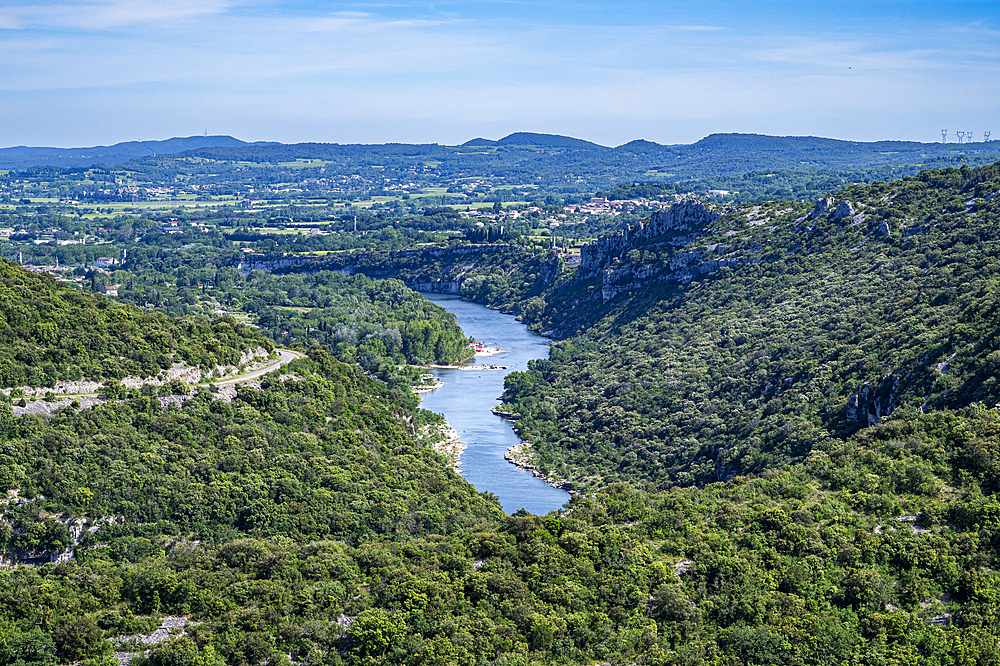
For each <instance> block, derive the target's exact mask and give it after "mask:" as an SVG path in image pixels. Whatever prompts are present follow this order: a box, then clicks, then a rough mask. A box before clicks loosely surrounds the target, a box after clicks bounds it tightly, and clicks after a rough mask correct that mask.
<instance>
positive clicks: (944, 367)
mask: <svg viewBox="0 0 1000 666" xmlns="http://www.w3.org/2000/svg"><path fill="white" fill-rule="evenodd" d="M998 192H1000V166H998V165H994V166H991V167H983V168H981V169H949V170H945V171H938V172H925V173H923V174H921V175H920V176H919V177H916V178H908V179H904V180H902V181H898V182H896V183H892V184H881V183H879V184H876V185H872V186H870V187H852V188H850V189H848V190H845V191H843V192H841V193H839V194H838V195H836V197H835V198H834V201H832V202H830V203H829V205H828V206H827V208H826V209H824V208H823V207H821V209H820V210H817V211H813V210H812V207H811V206H810V207H804V206H801V205H798V206H796V205H793V204H788V203H781V202H778V203H774V204H769V205H761V206H756V207H740V208H736V209H732V210H730V211H729V212H728V213H727V214H726V215H724V216H723V217H722V218H721V219H720V220H719V221H717V222H715V223H713V224H712V225H710V226H709V228H706V229H704V230H701V231H700V232H699V233H698V234H697V237H696V238H694V239H693V240H692V239H690V238H688V239H686V241H685V243H686V244H680V245H678V244H672V239H671V238H665V239H664V238H659V237H658V238H654V239H649V240H643V241H642V242H641V243H637V244H636V245H634V246H626V247H624V249H622V250H621V252H620V253H619V254H618V255H617V256H611V257H609V258H608V263H607V266H606V269H605V270H604V271H603V272H599V273H597V274H596V275H594V276H592V277H585V276H581V277H585V279H579V280H576V281H574V282H571V283H570V284H568V285H566V286H565V287H563V288H561V289H560V290H557V291H556V292H555V293H554V294H553V295H551V296H550V297H549V298H548V300H547V302H546V307H545V309H544V311H542V312H541V313H540V314H539V315H538V323H537V325H539V326H540V327H542V328H543V329H544V328H548V327H549V326H553V325H555V322H575V323H576V325H588V324H592V326H591V327H590V328H589V329H587V330H586V331H585V332H584V333H581V334H580V335H578V336H576V337H572V338H570V339H568V340H567V341H565V342H564V343H562V344H561V345H559V346H558V347H557V348H556V349H555V350H554V351H553V354H552V358H551V359H550V360H546V361H539V362H536V363H535V364H534V365H533V367H532V369H531V371H530V372H527V373H514V374H512V375H510V376H509V377H508V379H507V390H506V392H505V400H506V401H507V402H508V403H509V404H508V408H509V409H511V410H512V411H516V412H518V413H520V414H521V415H522V417H523V418H522V419H521V421H519V427H520V428H521V429H522V432H523V434H524V436H525V437H526V438H527V439H529V440H530V441H531V442H532V443H533V445H534V448H535V450H536V452H537V453H538V455H539V461H540V463H541V465H542V466H543V467H544V468H545V469H546V470H547V471H548V472H550V473H553V474H555V475H557V476H561V477H564V478H571V479H575V480H576V481H577V482H578V483H580V484H581V485H584V486H586V485H591V484H600V483H602V482H609V481H611V480H613V479H628V480H631V481H633V482H637V483H653V484H655V485H657V486H658V487H668V486H669V485H671V484H674V483H681V484H688V483H706V482H709V481H714V480H717V479H724V478H727V477H729V476H731V475H732V474H735V473H741V472H744V471H747V470H758V471H759V470H763V469H766V468H769V467H774V466H776V465H780V464H783V463H785V462H787V461H790V460H801V459H802V458H803V457H804V456H806V455H808V453H809V451H810V450H811V449H812V448H813V447H814V446H815V445H816V443H817V442H818V441H822V440H823V439H826V438H829V437H839V436H842V435H844V434H847V433H850V432H852V431H853V430H855V429H857V428H858V427H861V426H865V425H868V424H869V423H871V422H876V421H878V420H879V419H880V418H881V417H883V416H885V415H886V414H889V413H891V412H892V410H894V409H897V408H899V407H900V406H904V405H913V406H916V407H921V408H923V409H926V410H932V409H941V408H944V407H961V406H964V405H967V404H969V403H971V402H974V401H979V402H984V403H986V404H989V405H992V404H994V403H996V402H1000V388H998V387H997V385H996V380H995V377H994V375H995V366H996V359H995V357H996V356H997V355H998V354H1000V347H998V340H1000V337H998V336H1000V319H998V318H997V317H995V316H993V314H994V313H995V311H996V309H997V307H998V306H1000V303H998V300H997V299H998V293H1000V282H998V273H1000V264H998V263H997V262H998V258H1000V231H998V229H1000V226H998V224H997V222H998V218H1000V199H998V197H997V193H998ZM845 202H847V203H850V204H851V210H852V213H848V212H847V208H841V205H842V204H845ZM838 210H840V211H841V212H840V213H838V212H837V211H838ZM679 258H682V259H684V260H685V261H684V262H680V261H678V259H679ZM688 260H690V261H688ZM691 266H695V267H697V266H707V268H706V269H705V271H704V272H698V271H694V272H693V273H692V270H691ZM629 275H631V276H636V275H639V276H646V278H645V279H647V280H649V281H650V284H648V285H647V286H645V287H642V288H638V289H631V290H629V289H625V290H624V291H621V292H619V293H616V294H615V295H614V296H613V297H612V298H611V299H610V300H607V301H605V300H604V299H603V298H602V296H601V293H602V289H603V288H606V287H608V286H609V285H610V286H615V285H625V286H627V285H628V282H629V279H628V278H627V277H622V276H629ZM609 276H611V281H610V282H609ZM686 280H690V282H686ZM594 322H596V323H594ZM571 330H572V329H571ZM602 479H603V481H602Z"/></svg>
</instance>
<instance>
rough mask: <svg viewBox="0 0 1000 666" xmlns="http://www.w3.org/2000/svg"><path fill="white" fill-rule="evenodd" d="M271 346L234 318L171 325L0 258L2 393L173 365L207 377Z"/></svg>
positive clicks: (138, 374)
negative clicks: (197, 370)
mask: <svg viewBox="0 0 1000 666" xmlns="http://www.w3.org/2000/svg"><path fill="white" fill-rule="evenodd" d="M273 347H274V346H273V344H272V343H271V341H270V340H268V339H267V338H265V337H263V336H262V335H261V334H260V333H258V332H257V331H256V330H255V329H253V328H249V327H247V326H244V325H243V324H238V323H236V322H235V321H233V320H232V319H231V318H221V319H217V320H215V321H212V322H209V321H206V320H204V319H200V318H196V317H186V318H183V319H172V318H170V317H167V316H165V315H163V314H159V313H155V312H147V311H145V310H142V309H141V308H138V307H135V306H131V305H122V304H120V303H116V302H114V301H112V300H110V299H108V298H105V297H104V296H100V295H97V294H93V293H89V292H85V291H80V290H77V289H74V288H72V287H70V286H68V285H64V284H60V283H59V282H57V281H56V280H55V279H53V278H52V277H50V276H48V275H44V274H37V273H29V272H27V271H25V270H24V269H22V268H21V267H20V266H18V265H17V264H13V263H11V262H8V261H5V260H0V387H17V386H31V387H46V386H49V387H51V386H55V385H56V384H57V383H59V382H63V381H76V380H81V379H87V380H94V381H101V380H105V379H115V380H119V379H122V378H124V377H153V376H156V375H158V374H159V373H160V372H162V371H164V370H167V369H169V368H171V367H172V366H173V364H174V363H184V364H186V365H188V366H196V367H200V368H201V369H203V370H204V371H206V372H210V371H212V370H213V369H214V368H215V367H217V366H220V365H239V364H240V359H241V357H242V356H243V355H244V354H245V353H246V352H248V351H250V350H253V349H260V348H263V349H264V350H265V351H271V350H272V349H273Z"/></svg>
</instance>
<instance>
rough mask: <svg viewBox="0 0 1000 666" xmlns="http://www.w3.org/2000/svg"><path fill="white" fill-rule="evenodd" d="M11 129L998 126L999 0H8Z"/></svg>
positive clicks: (436, 136) (453, 135)
mask: <svg viewBox="0 0 1000 666" xmlns="http://www.w3.org/2000/svg"><path fill="white" fill-rule="evenodd" d="M0 121H2V122H0V146H3V147H6V146H16V145H30V146H59V147H78V146H91V145H102V144H112V143H117V142H120V141H132V140H137V139H143V140H155V139H167V138H170V137H174V136H191V135H195V134H203V133H205V132H208V133H209V134H217V135H223V134H228V135H231V136H235V137H237V138H239V139H243V140H245V141H280V142H284V143H294V142H304V141H318V142H335V143H386V142H404V143H441V144H452V145H453V144H458V143H462V142H464V141H467V140H468V139H471V138H475V137H485V138H491V139H498V138H501V137H503V136H505V135H507V134H509V133H511V132H518V131H526V132H546V133H552V134H562V135H568V136H574V137H578V138H582V139H587V140H590V141H594V142H596V143H600V144H603V145H607V146H615V145H620V144H622V143H626V142H628V141H631V140H633V139H646V140H649V141H656V142H658V143H663V144H679V143H692V142H694V141H697V140H698V139H700V138H702V137H704V136H707V135H709V134H712V133H717V132H749V133H756V134H772V135H798V136H803V135H811V136H823V137H832V138H838V139H849V140H857V141H875V140H881V139H895V140H913V141H926V142H931V141H940V140H941V130H942V129H945V128H947V130H948V140H949V141H952V142H954V141H956V140H957V135H956V132H957V131H963V132H970V133H971V135H972V136H974V137H975V139H976V140H977V141H982V140H983V133H984V132H985V131H989V130H995V136H994V137H993V138H994V139H1000V0H979V1H961V2H949V1H948V0H937V1H934V2H924V1H921V0H906V1H902V0H865V1H864V2H860V1H859V2H855V1H851V0H844V1H830V0H811V1H809V0H807V1H803V0H796V1H795V2H784V1H782V2H765V1H757V2H748V1H744V0H728V1H722V2H714V1H712V0H703V1H701V2H693V1H692V2H688V1H677V2H672V1H669V0H668V1H664V2H649V1H644V0H619V1H596V0H595V1H592V2H562V1H555V2H546V1H544V0H541V1H535V2H527V1H520V0H493V1H485V2H449V1H444V2H430V3H428V2H410V1H409V0H386V2H376V3H367V2H309V1H305V0H299V1H294V0H274V1H272V0H31V1H30V2H29V1H27V0H0Z"/></svg>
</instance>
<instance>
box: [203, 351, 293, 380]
mask: <svg viewBox="0 0 1000 666" xmlns="http://www.w3.org/2000/svg"><path fill="white" fill-rule="evenodd" d="M275 351H276V352H278V360H277V361H275V362H274V363H272V364H270V365H268V366H266V367H264V368H260V369H259V370H254V371H252V372H247V373H244V374H242V375H236V376H235V377H230V378H228V379H220V380H217V381H214V382H206V383H204V384H198V386H208V384H215V385H216V386H226V385H228V384H239V383H241V382H249V381H252V380H254V379H257V378H258V377H263V376H264V375H266V374H267V373H269V372H271V371H272V370H276V369H278V368H280V367H281V366H283V365H288V364H289V363H291V362H292V361H294V360H295V359H297V358H302V357H303V356H305V354H300V353H299V352H294V351H292V350H290V349H276V350H275Z"/></svg>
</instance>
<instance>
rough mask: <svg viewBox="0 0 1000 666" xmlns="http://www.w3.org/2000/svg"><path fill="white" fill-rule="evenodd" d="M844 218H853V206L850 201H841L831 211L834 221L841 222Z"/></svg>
mask: <svg viewBox="0 0 1000 666" xmlns="http://www.w3.org/2000/svg"><path fill="white" fill-rule="evenodd" d="M845 217H851V218H853V217H854V206H852V205H851V202H850V201H841V202H840V204H839V205H838V206H837V208H836V210H834V211H833V219H834V220H842V219H844V218H845Z"/></svg>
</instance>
